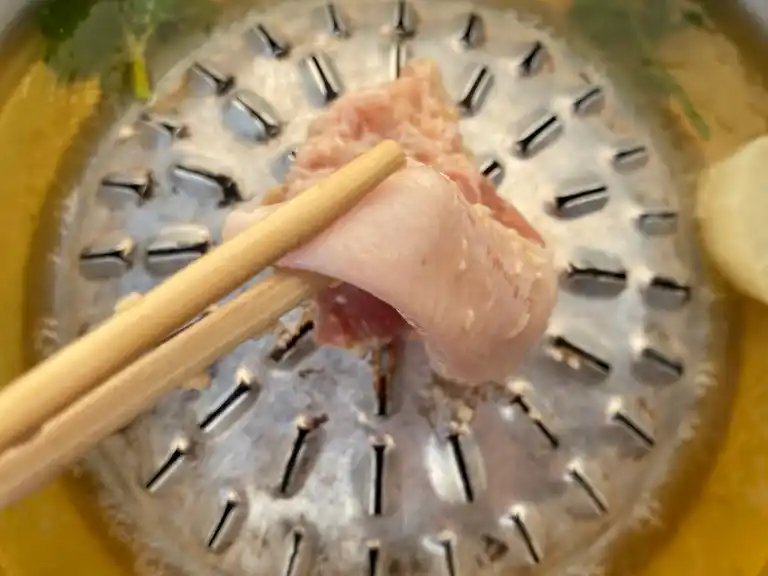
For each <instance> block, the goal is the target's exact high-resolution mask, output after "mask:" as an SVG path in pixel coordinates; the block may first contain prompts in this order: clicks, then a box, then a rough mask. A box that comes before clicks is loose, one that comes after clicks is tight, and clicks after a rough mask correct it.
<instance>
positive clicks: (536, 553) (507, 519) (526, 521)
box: [501, 504, 544, 565]
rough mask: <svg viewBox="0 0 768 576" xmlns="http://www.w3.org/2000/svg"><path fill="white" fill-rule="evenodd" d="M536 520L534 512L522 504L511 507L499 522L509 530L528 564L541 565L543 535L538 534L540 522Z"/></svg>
mask: <svg viewBox="0 0 768 576" xmlns="http://www.w3.org/2000/svg"><path fill="white" fill-rule="evenodd" d="M537 520H538V519H537V518H535V514H534V511H533V510H531V509H530V508H528V507H527V506H526V505H523V504H517V505H515V506H512V508H511V509H510V511H509V514H507V515H505V516H504V517H503V518H502V520H501V522H502V525H503V526H507V527H509V528H511V529H512V531H513V532H514V534H515V536H516V537H517V539H518V540H519V542H520V543H521V544H522V546H523V548H524V550H525V555H526V559H527V561H528V563H529V564H534V565H535V564H541V561H542V560H543V559H544V553H543V544H542V543H543V534H539V533H538V530H537V528H538V526H539V524H540V522H537Z"/></svg>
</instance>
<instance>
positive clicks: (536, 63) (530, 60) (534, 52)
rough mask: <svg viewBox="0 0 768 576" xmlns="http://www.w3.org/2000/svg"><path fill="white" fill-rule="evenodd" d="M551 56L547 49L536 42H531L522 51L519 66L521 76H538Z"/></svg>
mask: <svg viewBox="0 0 768 576" xmlns="http://www.w3.org/2000/svg"><path fill="white" fill-rule="evenodd" d="M548 57H549V54H548V52H547V48H546V47H545V46H544V44H542V43H541V42H539V41H538V40H535V41H533V42H531V43H530V44H529V45H528V46H526V47H525V48H524V49H523V50H522V55H521V59H520V63H519V64H518V70H519V72H520V75H521V76H533V75H535V74H538V73H539V72H540V71H541V70H542V69H543V68H544V64H545V63H546V61H547V58H548Z"/></svg>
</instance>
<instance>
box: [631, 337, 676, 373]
mask: <svg viewBox="0 0 768 576" xmlns="http://www.w3.org/2000/svg"><path fill="white" fill-rule="evenodd" d="M677 348H678V347H677V345H676V344H675V343H674V342H672V340H671V339H670V338H669V336H668V335H667V334H666V333H665V332H664V331H663V330H661V329H660V328H659V327H657V326H651V327H649V328H648V329H647V330H646V333H645V335H644V336H643V338H642V339H641V341H640V344H639V346H638V351H637V352H636V354H635V358H634V361H633V366H632V371H633V373H634V375H635V377H636V378H637V379H638V380H640V381H642V382H645V383H646V384H657V385H664V384H672V383H674V382H677V381H678V380H679V379H680V378H682V377H683V374H684V372H685V365H684V363H683V359H682V357H681V355H680V353H679V352H678V350H677Z"/></svg>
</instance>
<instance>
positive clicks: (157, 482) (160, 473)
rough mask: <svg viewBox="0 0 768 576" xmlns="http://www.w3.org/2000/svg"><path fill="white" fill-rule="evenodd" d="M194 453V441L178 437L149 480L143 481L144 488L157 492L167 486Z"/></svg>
mask: <svg viewBox="0 0 768 576" xmlns="http://www.w3.org/2000/svg"><path fill="white" fill-rule="evenodd" d="M191 454H192V442H191V441H190V440H189V439H188V438H186V437H180V438H177V439H176V440H175V441H174V442H173V443H172V445H171V448H170V450H169V451H168V454H167V455H166V456H165V458H164V459H163V460H162V461H161V462H160V464H159V465H158V467H157V468H156V469H155V470H154V471H153V472H152V474H151V475H150V476H149V478H148V479H147V480H145V481H144V482H143V486H144V489H145V490H147V491H148V492H150V493H154V492H157V491H158V490H160V488H162V487H163V486H165V485H166V484H167V483H168V482H169V481H170V480H171V478H172V477H173V476H175V475H176V474H178V472H179V470H180V469H181V467H182V466H183V465H184V463H185V462H186V461H187V460H188V459H189V457H190V456H191Z"/></svg>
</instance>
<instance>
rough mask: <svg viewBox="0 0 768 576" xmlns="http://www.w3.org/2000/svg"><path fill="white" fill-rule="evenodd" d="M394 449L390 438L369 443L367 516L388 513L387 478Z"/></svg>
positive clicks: (381, 438)
mask: <svg viewBox="0 0 768 576" xmlns="http://www.w3.org/2000/svg"><path fill="white" fill-rule="evenodd" d="M393 449H394V444H393V442H392V438H390V437H388V436H384V437H377V438H374V439H373V440H372V441H371V449H370V453H369V472H368V488H367V512H368V515H369V516H383V515H385V514H388V513H389V508H390V503H389V499H390V494H389V492H390V491H389V490H388V489H387V488H388V485H389V484H390V482H389V479H388V476H389V474H390V468H391V463H390V459H391V455H392V450H393Z"/></svg>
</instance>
